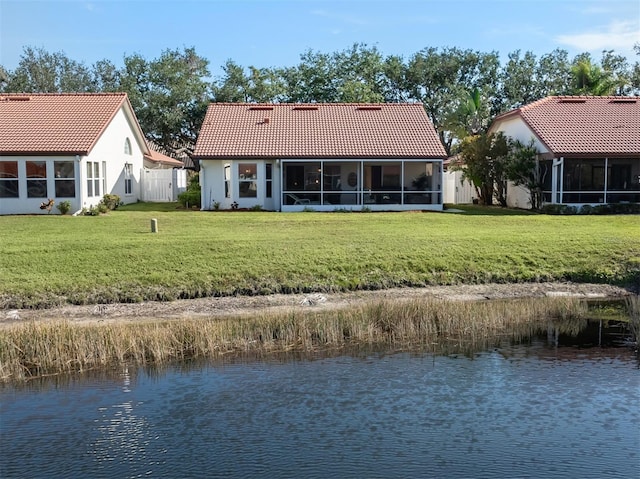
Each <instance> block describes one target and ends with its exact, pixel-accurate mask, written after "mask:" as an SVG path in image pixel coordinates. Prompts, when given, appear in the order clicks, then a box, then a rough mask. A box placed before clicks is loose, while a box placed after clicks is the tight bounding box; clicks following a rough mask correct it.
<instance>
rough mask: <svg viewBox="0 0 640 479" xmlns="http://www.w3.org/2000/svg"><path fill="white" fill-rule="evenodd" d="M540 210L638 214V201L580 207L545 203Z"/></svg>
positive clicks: (571, 212) (565, 212)
mask: <svg viewBox="0 0 640 479" xmlns="http://www.w3.org/2000/svg"><path fill="white" fill-rule="evenodd" d="M540 212H541V213H544V214H547V215H576V214H579V215H631V214H640V203H611V204H605V205H596V206H592V205H582V206H581V207H580V208H578V207H576V206H571V205H555V204H547V205H544V206H543V207H542V208H541V209H540Z"/></svg>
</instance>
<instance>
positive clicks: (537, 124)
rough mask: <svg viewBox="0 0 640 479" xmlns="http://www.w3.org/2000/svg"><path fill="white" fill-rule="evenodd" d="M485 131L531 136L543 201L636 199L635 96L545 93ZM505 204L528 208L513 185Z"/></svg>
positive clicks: (638, 106)
mask: <svg viewBox="0 0 640 479" xmlns="http://www.w3.org/2000/svg"><path fill="white" fill-rule="evenodd" d="M489 131H490V132H496V131H502V132H503V133H504V134H505V135H506V136H509V137H511V138H514V139H517V140H520V141H521V142H522V143H525V144H527V143H529V142H530V141H531V140H532V139H533V141H534V143H535V146H536V147H537V148H538V151H539V152H540V156H539V166H540V168H541V169H542V170H541V173H542V174H543V185H544V186H543V190H544V193H543V199H544V202H545V203H552V204H553V203H556V204H572V205H584V204H589V205H596V204H602V203H623V202H632V203H638V202H640V98H636V97H614V96H609V97H593V96H579V97H571V96H554V97H547V98H544V99H542V100H539V101H536V102H534V103H531V104H529V105H525V106H522V107H520V108H518V109H516V110H513V111H510V112H507V113H504V114H502V115H500V116H498V117H497V118H496V119H495V120H494V121H493V124H492V125H491V127H490V129H489ZM507 203H508V205H509V206H514V207H518V208H530V206H531V204H530V201H529V194H528V192H527V191H526V190H524V189H523V188H520V187H514V186H513V185H509V187H508V189H507Z"/></svg>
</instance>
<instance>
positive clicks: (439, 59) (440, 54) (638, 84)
mask: <svg viewBox="0 0 640 479" xmlns="http://www.w3.org/2000/svg"><path fill="white" fill-rule="evenodd" d="M634 51H635V53H636V59H635V62H632V61H629V60H628V59H627V58H626V57H624V56H622V55H618V54H616V53H615V52H614V51H613V50H606V51H603V52H602V57H601V58H600V59H595V58H593V57H592V56H591V55H590V54H589V53H582V54H579V55H577V56H575V57H574V58H569V54H568V52H567V51H566V50H561V49H556V50H553V51H552V52H550V53H546V54H543V55H540V56H537V55H535V54H534V53H532V52H530V51H526V52H523V51H521V50H515V51H513V52H511V53H509V54H508V56H507V59H506V61H505V62H504V63H501V61H500V55H499V53H498V52H496V51H492V52H481V51H475V50H471V49H460V48H456V47H441V48H437V47H427V48H424V49H422V50H420V51H418V52H416V53H414V54H413V55H411V56H410V57H409V58H404V57H401V56H397V55H388V56H384V55H383V54H382V53H380V51H379V50H378V49H377V48H376V47H371V46H368V45H366V44H358V43H356V44H354V45H352V46H351V47H349V48H347V49H345V50H341V51H336V52H333V53H323V52H319V51H314V50H308V51H306V52H304V53H302V54H301V55H300V61H299V63H298V64H297V65H295V66H292V67H272V68H257V67H254V66H249V67H244V66H241V65H238V64H237V63H235V62H234V61H233V60H228V61H227V62H226V63H225V64H224V65H223V66H222V75H221V76H220V77H218V78H214V79H211V73H210V71H209V62H208V60H207V59H205V58H204V57H202V56H200V55H198V54H197V52H196V50H195V48H193V47H191V48H186V47H185V48H182V49H173V50H172V49H169V50H165V51H163V52H162V53H161V55H160V56H159V57H158V58H155V59H151V60H149V59H146V58H144V57H142V56H141V55H139V54H132V55H127V56H124V59H123V60H124V61H123V66H121V67H117V66H116V65H115V64H114V63H113V62H112V61H111V60H108V59H104V60H100V61H98V62H96V63H94V64H92V65H86V64H85V63H84V62H82V61H77V60H73V59H71V58H69V57H67V55H66V54H65V53H64V52H50V51H47V50H45V49H44V48H35V47H31V46H28V47H25V48H24V49H23V52H22V55H21V56H20V60H19V63H18V66H17V67H16V68H15V69H14V70H9V69H6V68H3V67H2V66H0V92H26V93H29V92H59V93H62V92H114V91H123V92H126V93H127V94H128V96H129V99H130V101H131V104H132V106H133V108H134V110H135V112H136V115H137V116H138V120H139V121H140V124H141V126H142V129H143V131H144V132H145V134H146V135H147V137H148V139H149V140H151V141H153V142H155V143H157V144H159V145H160V146H162V147H163V148H164V149H165V150H167V151H168V152H169V153H172V152H175V151H177V150H179V149H181V148H184V146H185V145H187V146H188V145H193V144H194V143H195V139H196V137H197V134H198V129H199V128H200V125H201V123H202V120H203V118H204V114H205V112H206V108H207V105H208V104H209V102H212V101H214V102H278V103H285V102H290V103H297V102H303V103H305V102H318V103H321V102H421V103H422V104H423V105H424V108H425V111H426V113H427V115H428V116H429V118H430V119H431V121H432V122H433V125H434V127H435V129H436V131H437V133H438V135H439V136H440V139H441V141H442V143H443V145H444V146H445V148H446V150H447V153H448V154H454V153H456V152H457V150H458V149H459V146H460V145H461V141H462V140H463V139H464V138H465V137H466V136H468V135H475V134H478V133H480V132H482V131H484V130H486V128H487V127H488V125H489V124H490V121H491V119H492V118H494V117H495V116H496V115H498V114H500V113H502V112H505V111H508V110H511V109H513V108H517V107H518V106H521V105H523V104H526V103H530V102H532V101H535V100H538V99H540V98H544V97H545V96H549V95H584V94H586V95H606V94H615V95H640V60H639V59H640V44H636V45H635V46H634Z"/></svg>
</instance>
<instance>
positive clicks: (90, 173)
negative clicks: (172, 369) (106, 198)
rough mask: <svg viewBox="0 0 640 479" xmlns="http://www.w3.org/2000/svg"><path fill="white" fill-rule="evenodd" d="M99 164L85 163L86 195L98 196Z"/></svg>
mask: <svg viewBox="0 0 640 479" xmlns="http://www.w3.org/2000/svg"><path fill="white" fill-rule="evenodd" d="M100 183H101V182H100V163H98V162H97V161H95V162H91V161H88V162H87V195H88V196H100Z"/></svg>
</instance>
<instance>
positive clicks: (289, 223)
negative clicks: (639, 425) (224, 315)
mask: <svg viewBox="0 0 640 479" xmlns="http://www.w3.org/2000/svg"><path fill="white" fill-rule="evenodd" d="M506 212H510V213H513V211H508V210H500V209H486V208H485V209H482V208H478V207H475V208H471V210H468V209H467V211H466V212H465V213H457V214H455V213H415V212H407V213H314V212H305V213H266V212H200V211H185V210H176V209H175V205H174V204H160V205H149V204H137V205H131V206H127V207H123V208H121V209H118V210H116V211H113V212H110V213H109V214H108V215H105V216H98V217H89V216H83V217H71V216H58V215H45V216H3V217H0V258H1V259H0V307H4V308H15V307H46V306H52V305H55V304H60V303H65V302H71V303H94V302H95V303H98V302H115V301H142V300H155V299H158V300H165V299H175V298H193V297H201V296H209V295H232V294H267V293H276V292H301V291H328V290H353V289H358V288H384V287H392V286H421V285H427V284H450V283H484V282H524V281H546V280H571V281H578V282H606V283H617V284H628V283H630V282H634V281H636V282H637V281H638V280H639V278H640V239H639V238H640V217H638V216H624V215H621V216H546V215H535V214H527V213H523V212H520V213H519V214H505V213H506ZM151 218H157V220H158V229H159V232H158V233H156V234H152V233H151V232H150V231H151V229H150V220H151Z"/></svg>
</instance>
